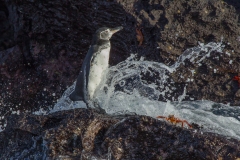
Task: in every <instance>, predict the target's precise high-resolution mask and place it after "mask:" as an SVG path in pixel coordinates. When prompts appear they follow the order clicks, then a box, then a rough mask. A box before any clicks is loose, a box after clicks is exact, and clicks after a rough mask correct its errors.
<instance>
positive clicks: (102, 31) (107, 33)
mask: <svg viewBox="0 0 240 160" xmlns="http://www.w3.org/2000/svg"><path fill="white" fill-rule="evenodd" d="M121 29H123V27H122V26H120V27H115V28H108V27H102V28H99V29H98V30H97V31H96V35H97V36H98V38H99V39H101V40H109V39H110V38H111V37H112V35H113V34H114V33H116V32H118V31H119V30H121Z"/></svg>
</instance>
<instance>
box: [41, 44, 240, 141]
mask: <svg viewBox="0 0 240 160" xmlns="http://www.w3.org/2000/svg"><path fill="white" fill-rule="evenodd" d="M223 48H224V45H223V44H222V42H219V43H214V42H211V43H208V44H202V43H199V46H197V47H193V48H190V49H188V50H186V51H185V52H183V54H182V55H181V56H180V57H179V58H178V60H177V61H176V63H175V64H173V65H172V66H167V65H165V64H163V63H158V62H150V61H145V60H144V58H140V59H138V58H137V57H136V56H135V55H133V54H132V55H131V56H130V57H129V58H127V59H126V60H125V61H123V62H121V63H119V64H117V65H116V66H112V67H110V68H109V69H108V70H107V71H106V73H105V74H106V76H105V77H107V78H104V79H103V80H102V81H101V84H100V86H99V88H98V89H97V91H96V92H95V97H96V100H97V101H98V102H99V104H100V106H101V107H102V108H103V109H105V110H106V112H107V113H109V114H125V113H131V112H134V113H136V114H139V115H148V116H152V117H154V118H155V117H156V116H158V115H162V116H168V115H170V114H174V115H175V116H176V117H178V118H182V119H185V120H187V121H189V122H190V123H197V124H198V125H200V126H203V130H204V131H209V132H215V133H219V134H222V135H226V136H230V137H235V138H238V139H240V107H230V106H227V105H224V104H219V103H215V102H211V101H184V98H185V97H186V96H187V94H186V93H187V91H186V87H185V89H184V90H183V91H182V95H179V97H178V98H177V99H175V98H174V97H171V93H173V92H175V91H176V90H177V88H176V87H174V85H173V84H174V81H173V80H172V79H171V78H170V76H169V74H170V73H172V72H174V71H175V70H176V69H177V68H178V67H179V66H180V65H181V64H183V65H184V63H185V60H186V59H188V60H189V61H190V62H191V63H195V64H198V65H199V66H200V65H201V62H202V61H203V60H204V59H206V58H207V57H209V56H211V54H216V53H217V54H221V53H222V52H223ZM216 51H217V52H216ZM191 72H192V74H193V73H194V71H191ZM190 79H191V78H189V82H190V81H191V80H190ZM187 83H188V81H186V85H187ZM74 86H75V84H73V85H72V86H71V87H69V88H68V89H67V90H66V91H65V93H64V94H63V96H62V98H60V99H59V101H58V102H57V103H56V105H55V106H54V107H53V109H52V111H51V112H56V111H60V110H67V109H72V108H85V107H86V105H85V104H84V103H83V102H74V103H73V102H72V101H71V100H70V99H69V98H68V96H69V94H70V93H71V92H72V91H73V89H74ZM159 98H162V99H163V100H164V101H165V102H162V101H159ZM190 99H193V98H191V97H190ZM40 113H44V112H39V113H38V114H40Z"/></svg>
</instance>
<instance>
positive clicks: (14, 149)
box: [0, 109, 240, 160]
mask: <svg viewBox="0 0 240 160" xmlns="http://www.w3.org/2000/svg"><path fill="white" fill-rule="evenodd" d="M0 142H1V144H2V145H1V146H0V158H1V159H10V158H13V159H26V158H30V159H80V158H81V159H91V158H94V157H95V158H97V159H107V158H108V159H211V160H212V159H237V158H240V145H239V144H240V143H239V141H238V140H234V139H225V138H224V137H221V136H218V135H215V134H211V133H201V131H197V130H194V129H185V128H181V127H176V126H173V125H171V124H169V123H166V122H164V121H160V120H157V119H153V118H151V117H148V116H137V115H135V116H134V115H132V116H123V115H122V116H109V115H106V114H101V113H99V112H97V111H95V110H90V109H88V110H87V109H74V110H70V111H61V112H57V113H54V114H50V115H46V116H38V115H31V114H21V115H11V116H10V117H9V118H8V125H7V128H6V130H5V131H3V132H1V133H0Z"/></svg>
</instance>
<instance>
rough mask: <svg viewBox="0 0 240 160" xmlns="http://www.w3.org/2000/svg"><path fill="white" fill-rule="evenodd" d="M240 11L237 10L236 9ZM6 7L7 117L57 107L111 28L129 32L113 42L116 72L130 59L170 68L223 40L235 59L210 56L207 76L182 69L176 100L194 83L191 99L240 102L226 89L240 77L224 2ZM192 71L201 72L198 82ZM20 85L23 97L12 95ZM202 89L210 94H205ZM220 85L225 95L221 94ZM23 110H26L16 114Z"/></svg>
mask: <svg viewBox="0 0 240 160" xmlns="http://www.w3.org/2000/svg"><path fill="white" fill-rule="evenodd" d="M33 2H34V3H33ZM227 2H228V1H227ZM229 4H234V3H233V1H229ZM238 4H239V3H235V4H234V7H236V9H237V10H238V9H239V6H238ZM0 6H1V7H0V21H1V22H2V23H1V24H2V25H1V28H0V32H1V33H3V34H1V37H0V51H1V53H0V57H1V58H0V62H1V63H0V69H1V77H0V81H1V83H0V84H1V86H0V87H1V88H2V96H1V97H3V98H2V99H3V102H2V103H1V111H0V112H1V115H5V114H8V112H9V108H13V110H19V109H20V110H28V111H30V110H31V111H33V110H38V109H39V107H42V108H45V109H46V108H47V107H48V106H50V105H52V104H53V103H55V101H56V100H57V99H58V98H59V97H60V96H61V94H62V93H63V91H64V90H65V89H66V87H67V86H69V85H71V84H72V83H73V81H74V80H75V79H76V77H77V74H78V72H79V68H80V66H81V63H82V60H83V58H84V56H85V54H86V53H87V50H88V47H89V45H90V42H91V39H92V34H93V33H94V32H95V31H96V30H97V29H98V28H99V27H102V26H105V25H107V26H109V27H114V26H119V25H122V26H123V27H124V30H123V31H121V33H120V34H116V35H115V36H114V37H113V38H112V50H111V57H110V64H111V65H115V64H117V63H118V62H120V61H122V60H124V59H126V57H128V56H129V54H130V53H138V55H139V56H144V57H146V60H151V61H158V62H164V63H166V64H168V65H170V64H173V63H174V62H175V61H176V59H177V57H178V56H179V55H181V53H182V52H183V51H184V50H185V49H187V48H189V47H192V46H196V45H197V42H198V41H200V42H204V43H207V42H211V41H215V42H219V41H220V39H221V37H224V39H223V41H224V43H226V48H225V51H228V52H229V54H230V56H228V55H226V54H220V56H219V60H218V61H216V60H215V57H210V58H209V59H206V60H204V61H203V62H202V66H206V67H205V68H204V69H201V67H199V66H197V65H193V64H189V65H186V66H182V67H180V68H179V70H177V71H176V72H175V73H173V74H172V75H171V77H172V78H173V79H174V80H175V82H176V84H181V85H180V89H179V90H178V91H177V93H174V94H176V95H172V96H178V95H179V93H182V90H181V88H183V87H182V86H183V85H184V83H186V82H185V80H186V79H188V78H192V79H194V81H192V82H190V85H188V87H187V94H188V95H189V98H192V99H195V100H196V99H208V100H212V101H215V102H222V103H225V102H226V103H227V102H231V104H236V102H238V101H239V100H240V99H239V98H238V97H235V96H234V94H235V92H236V90H237V89H238V86H237V84H235V82H232V85H228V86H227V88H226V87H225V86H224V85H222V84H227V83H229V82H231V81H232V77H233V76H234V75H237V73H238V72H240V70H239V68H240V66H239V63H238V61H239V59H240V58H239V54H238V53H239V51H240V43H239V41H237V37H238V36H239V35H240V29H239V25H238V22H239V19H238V14H237V13H236V11H235V9H234V7H233V6H230V5H228V4H227V3H225V2H223V1H218V0H213V1H207V0H206V1H195V0H190V1H187V0H181V1H166V0H161V1H139V0H132V1H125V0H116V1H103V0H101V1H96V0H90V1H81V2H78V1H75V0H71V1H65V0H62V1H56V0H55V1H30V0H26V1H16V0H14V1H10V0H5V1H3V0H1V1H0ZM137 24H140V26H141V27H142V32H143V36H144V41H143V45H142V46H138V42H137V39H136V33H135V28H136V26H137ZM157 47H159V49H157ZM11 48H12V49H11ZM16 49H17V50H18V51H17V52H15V51H16ZM232 50H234V51H235V52H234V53H233V52H232ZM6 54H7V55H12V56H5V55H6ZM214 54H219V53H214ZM13 55H14V56H13ZM3 57H4V58H3ZM230 60H231V61H232V63H231V64H230V63H229V61H230ZM210 66H211V67H212V68H210ZM213 69H217V73H214V72H213ZM190 70H195V71H196V73H195V74H194V76H192V77H191V76H190V77H189V74H188V73H189V71H190ZM178 75H183V78H179V77H178ZM204 76H205V78H204ZM13 84H15V88H16V89H17V90H18V91H16V90H14V89H12V85H13ZM16 84H17V85H16ZM191 86H195V87H191ZM202 86H205V89H202V90H199V89H198V88H202ZM216 86H219V87H220V90H224V91H225V90H227V91H226V93H225V94H215V93H216V92H217V91H216V89H215V88H216ZM176 87H177V86H176ZM9 88H11V89H9ZM177 88H179V87H177ZM13 100H14V101H13ZM187 100H188V99H187ZM19 104H21V106H24V108H23V107H21V106H20V107H18V108H16V105H18V106H19ZM33 106H34V107H33Z"/></svg>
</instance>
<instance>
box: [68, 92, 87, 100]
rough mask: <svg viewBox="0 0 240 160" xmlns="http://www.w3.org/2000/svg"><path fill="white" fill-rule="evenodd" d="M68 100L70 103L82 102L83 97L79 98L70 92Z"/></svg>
mask: <svg viewBox="0 0 240 160" xmlns="http://www.w3.org/2000/svg"><path fill="white" fill-rule="evenodd" d="M69 98H70V99H71V100H72V101H83V100H84V99H83V97H82V96H79V95H77V94H76V93H75V92H72V93H71V94H70V96H69Z"/></svg>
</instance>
